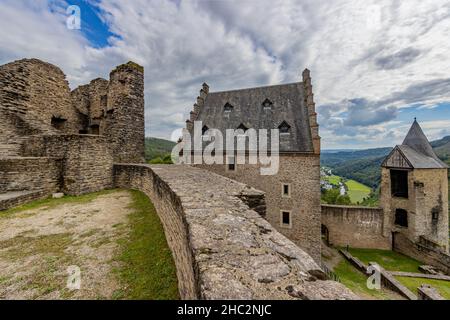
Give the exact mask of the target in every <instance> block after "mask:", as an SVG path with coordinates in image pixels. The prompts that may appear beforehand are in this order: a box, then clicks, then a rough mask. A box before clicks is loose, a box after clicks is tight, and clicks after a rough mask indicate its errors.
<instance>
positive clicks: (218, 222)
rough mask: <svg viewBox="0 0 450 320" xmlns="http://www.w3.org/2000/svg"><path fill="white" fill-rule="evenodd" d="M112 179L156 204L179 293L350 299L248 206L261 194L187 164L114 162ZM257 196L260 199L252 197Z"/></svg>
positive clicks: (211, 296) (217, 296) (187, 296)
mask: <svg viewBox="0 0 450 320" xmlns="http://www.w3.org/2000/svg"><path fill="white" fill-rule="evenodd" d="M114 172H115V185H116V187H120V188H132V189H137V190H141V191H143V192H144V193H145V194H147V195H148V196H149V197H150V199H151V200H152V202H153V203H154V205H155V207H156V209H157V212H158V215H159V217H160V219H161V222H162V224H163V226H164V230H165V233H166V238H167V240H168V244H169V247H170V248H171V250H172V253H173V256H174V260H175V264H176V266H177V275H178V280H179V289H180V295H181V298H183V299H295V298H297V299H298V298H301V299H353V298H356V296H355V295H353V294H352V293H351V292H350V291H349V290H348V289H346V288H345V287H344V286H343V285H341V284H339V283H337V282H332V281H324V280H320V278H321V279H323V277H324V276H325V275H324V273H323V272H322V271H321V270H320V268H319V266H318V265H317V264H316V263H315V262H314V260H313V259H312V258H311V257H310V256H309V255H307V254H306V253H305V252H304V251H302V250H301V249H299V248H298V247H297V246H296V245H294V244H293V243H292V242H291V241H290V240H288V239H287V238H285V237H284V236H283V235H281V234H280V233H278V232H277V231H276V230H275V229H274V228H273V227H272V226H271V225H270V224H269V223H268V222H267V221H266V220H264V219H263V218H261V216H260V214H258V213H256V212H255V211H254V210H252V209H251V208H250V207H249V206H248V205H247V204H246V203H244V201H243V200H242V199H252V201H250V202H251V203H252V206H255V207H261V205H262V204H263V203H264V195H263V193H262V192H260V191H257V190H255V189H253V188H250V187H248V186H246V185H244V184H241V183H239V182H236V181H233V180H230V179H227V178H225V177H222V176H219V175H216V174H214V173H211V172H208V171H204V170H201V169H198V168H193V167H189V166H149V165H115V166H114ZM257 198H260V201H256V199H257Z"/></svg>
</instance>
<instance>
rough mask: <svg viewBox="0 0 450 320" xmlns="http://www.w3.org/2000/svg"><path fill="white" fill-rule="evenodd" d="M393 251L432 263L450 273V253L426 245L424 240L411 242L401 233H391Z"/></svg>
mask: <svg viewBox="0 0 450 320" xmlns="http://www.w3.org/2000/svg"><path fill="white" fill-rule="evenodd" d="M393 238H394V239H393V243H394V248H393V249H394V251H397V252H400V253H402V254H404V255H407V256H409V257H412V258H414V259H416V260H418V261H421V262H423V263H426V264H429V265H432V266H434V267H436V268H438V269H440V270H442V271H443V272H445V273H446V274H447V275H450V255H448V254H446V253H444V252H442V251H441V250H439V249H436V248H433V247H431V246H429V245H428V243H427V242H426V241H419V242H412V241H411V240H410V239H408V238H407V237H406V236H405V235H404V234H402V233H395V234H394V235H393Z"/></svg>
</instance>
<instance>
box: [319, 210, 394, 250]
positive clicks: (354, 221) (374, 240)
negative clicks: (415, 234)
mask: <svg viewBox="0 0 450 320" xmlns="http://www.w3.org/2000/svg"><path fill="white" fill-rule="evenodd" d="M322 225H323V226H325V227H326V229H325V230H324V231H325V236H328V242H329V244H330V245H334V246H347V245H348V246H350V247H353V248H367V249H386V250H390V249H391V242H390V238H389V237H384V236H383V209H381V208H369V207H353V206H332V205H322Z"/></svg>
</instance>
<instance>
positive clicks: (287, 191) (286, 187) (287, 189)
mask: <svg viewBox="0 0 450 320" xmlns="http://www.w3.org/2000/svg"><path fill="white" fill-rule="evenodd" d="M281 192H282V196H283V197H284V198H290V197H291V185H290V184H288V183H286V184H283V185H282V191H281Z"/></svg>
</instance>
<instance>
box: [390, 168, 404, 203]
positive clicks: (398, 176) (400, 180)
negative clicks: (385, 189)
mask: <svg viewBox="0 0 450 320" xmlns="http://www.w3.org/2000/svg"><path fill="white" fill-rule="evenodd" d="M391 193H392V196H393V197H399V198H406V199H408V171H404V170H391Z"/></svg>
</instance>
